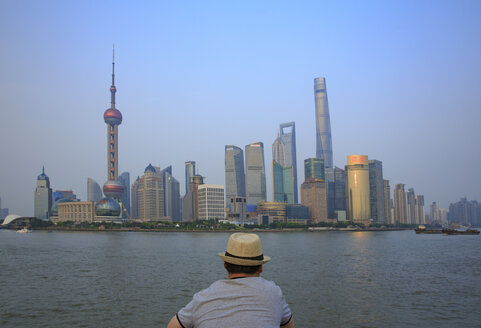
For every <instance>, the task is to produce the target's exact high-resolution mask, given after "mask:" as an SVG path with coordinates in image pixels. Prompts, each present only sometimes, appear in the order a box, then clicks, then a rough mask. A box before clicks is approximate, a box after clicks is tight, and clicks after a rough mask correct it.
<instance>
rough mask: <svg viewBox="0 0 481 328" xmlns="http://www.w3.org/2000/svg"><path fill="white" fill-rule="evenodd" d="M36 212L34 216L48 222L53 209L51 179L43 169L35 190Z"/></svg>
mask: <svg viewBox="0 0 481 328" xmlns="http://www.w3.org/2000/svg"><path fill="white" fill-rule="evenodd" d="M34 206H35V212H34V216H35V217H36V218H38V219H43V220H48V219H49V217H50V208H51V207H52V189H51V188H50V179H49V177H48V176H47V175H46V174H45V169H44V168H42V173H41V174H40V175H39V176H38V177H37V188H35V202H34Z"/></svg>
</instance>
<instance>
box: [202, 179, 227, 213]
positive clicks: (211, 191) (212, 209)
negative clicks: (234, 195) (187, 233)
mask: <svg viewBox="0 0 481 328" xmlns="http://www.w3.org/2000/svg"><path fill="white" fill-rule="evenodd" d="M197 198H198V204H199V205H198V206H199V220H218V219H224V216H225V212H224V186H222V185H216V184H202V185H200V186H199V187H198V194H197Z"/></svg>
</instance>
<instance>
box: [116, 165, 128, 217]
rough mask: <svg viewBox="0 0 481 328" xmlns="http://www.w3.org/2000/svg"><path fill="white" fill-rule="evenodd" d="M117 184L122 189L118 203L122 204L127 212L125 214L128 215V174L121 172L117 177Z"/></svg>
mask: <svg viewBox="0 0 481 328" xmlns="http://www.w3.org/2000/svg"><path fill="white" fill-rule="evenodd" d="M119 182H120V183H121V184H122V186H123V187H124V191H123V192H122V195H121V196H120V201H121V202H122V205H123V206H124V208H125V209H126V210H127V213H128V214H129V215H130V173H129V172H123V173H122V174H121V175H120V176H119Z"/></svg>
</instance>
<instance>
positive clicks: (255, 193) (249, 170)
mask: <svg viewBox="0 0 481 328" xmlns="http://www.w3.org/2000/svg"><path fill="white" fill-rule="evenodd" d="M245 155H246V191H247V203H248V204H257V203H258V202H262V201H266V200H267V197H266V172H265V167H264V144H263V143H262V142H254V143H251V144H249V145H247V146H246V147H245Z"/></svg>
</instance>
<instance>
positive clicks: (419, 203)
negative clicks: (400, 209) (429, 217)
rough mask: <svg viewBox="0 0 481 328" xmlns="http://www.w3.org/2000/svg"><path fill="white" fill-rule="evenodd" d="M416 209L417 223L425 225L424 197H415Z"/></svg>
mask: <svg viewBox="0 0 481 328" xmlns="http://www.w3.org/2000/svg"><path fill="white" fill-rule="evenodd" d="M416 207H417V211H418V220H419V221H418V223H419V224H426V213H425V210H424V196H423V195H416Z"/></svg>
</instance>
